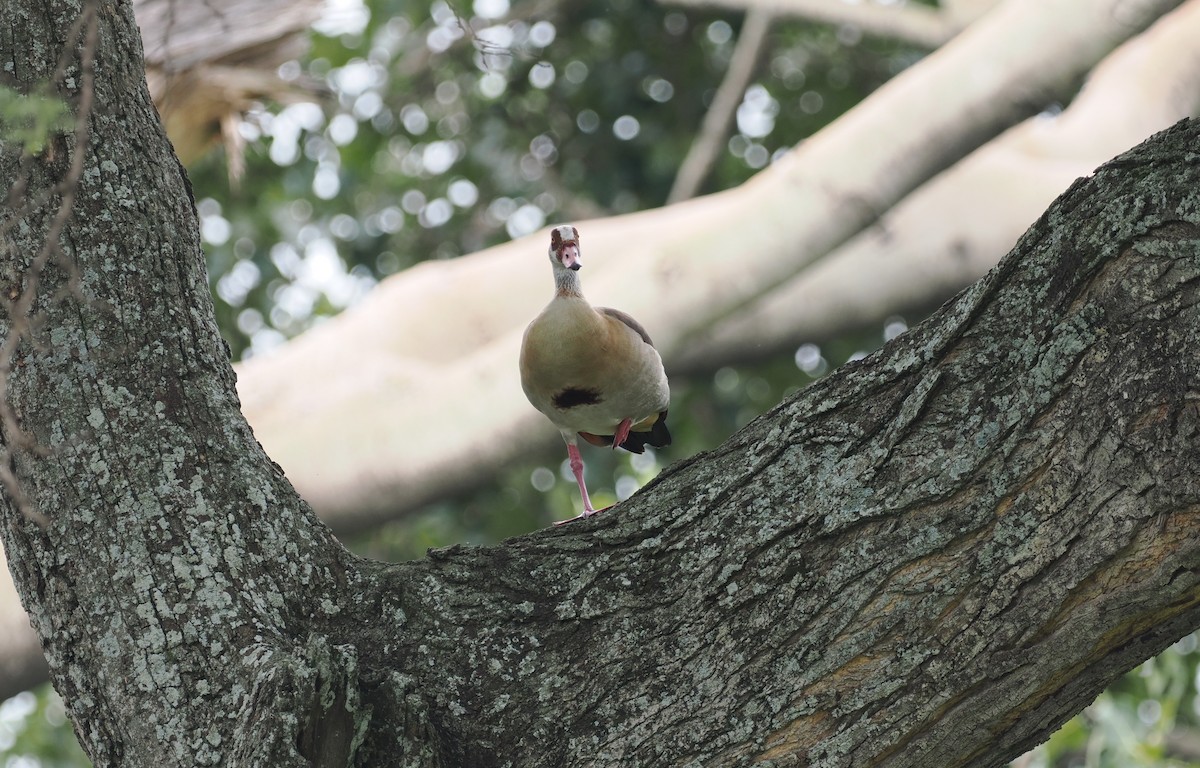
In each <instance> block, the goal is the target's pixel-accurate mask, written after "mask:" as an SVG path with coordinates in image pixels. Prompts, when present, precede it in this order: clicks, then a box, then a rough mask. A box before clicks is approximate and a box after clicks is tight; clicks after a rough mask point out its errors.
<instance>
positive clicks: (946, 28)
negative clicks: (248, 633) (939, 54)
mask: <svg viewBox="0 0 1200 768" xmlns="http://www.w3.org/2000/svg"><path fill="white" fill-rule="evenodd" d="M660 1H661V2H663V3H664V4H667V5H680V6H684V7H687V8H727V9H735V10H739V11H746V12H747V13H750V12H754V11H758V12H761V13H765V14H769V15H774V16H781V17H789V18H803V19H809V20H811V21H815V22H818V23H821V24H836V25H843V24H844V25H851V26H855V27H858V28H859V29H861V30H862V31H863V33H864V34H867V35H870V36H872V37H882V38H886V39H890V40H899V41H901V42H906V43H910V44H912V45H917V46H920V47H922V48H928V49H930V50H933V49H935V48H938V47H940V46H941V45H943V44H944V43H946V42H947V41H949V40H950V38H952V37H954V36H955V35H956V34H958V33H959V32H960V31H962V30H963V29H964V28H965V27H966V26H967V24H969V23H971V22H972V21H974V20H975V18H976V17H978V16H980V15H982V14H983V13H984V11H986V10H987V9H988V8H989V7H990V6H991V5H993V4H994V0H985V2H975V3H956V4H951V5H956V6H961V7H960V8H955V9H952V10H948V9H942V10H938V9H933V8H928V7H926V6H923V5H915V4H908V5H878V4H875V3H871V2H865V3H850V2H839V0H660Z"/></svg>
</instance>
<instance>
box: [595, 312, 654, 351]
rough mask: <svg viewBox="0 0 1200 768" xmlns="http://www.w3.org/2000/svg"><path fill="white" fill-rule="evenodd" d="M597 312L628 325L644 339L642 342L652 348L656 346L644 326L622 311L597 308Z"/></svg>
mask: <svg viewBox="0 0 1200 768" xmlns="http://www.w3.org/2000/svg"><path fill="white" fill-rule="evenodd" d="M596 311H597V312H599V313H600V314H602V315H608V316H609V317H611V318H613V319H615V320H620V321H621V322H622V323H625V325H628V326H629V327H630V328H631V329H632V330H633V332H634V333H636V334H637V335H638V336H641V337H642V341H644V342H646V343H647V344H649V345H650V346H652V347H653V346H654V342H653V341H650V334H648V333H646V329H645V328H643V327H642V324H641V323H639V322H638V321H637V320H634V319H633V318H632V317H630V316H629V315H627V314H625V313H624V312H622V311H621V310H619V309H613V308H611V307H597V308H596Z"/></svg>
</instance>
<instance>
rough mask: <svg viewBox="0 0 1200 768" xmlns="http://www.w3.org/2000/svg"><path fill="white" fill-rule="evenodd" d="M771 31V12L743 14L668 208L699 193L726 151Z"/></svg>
mask: <svg viewBox="0 0 1200 768" xmlns="http://www.w3.org/2000/svg"><path fill="white" fill-rule="evenodd" d="M770 29H771V14H770V12H768V11H764V10H759V9H751V10H750V11H747V12H746V18H745V20H744V21H743V22H742V31H741V34H740V35H739V36H738V41H737V45H736V46H734V49H733V56H732V57H731V58H730V60H729V68H728V69H727V70H726V71H725V77H724V79H722V80H721V85H720V87H718V88H717V93H716V95H715V96H714V97H713V100H712V104H710V105H709V107H708V112H706V113H704V121H703V122H702V123H701V124H700V132H699V133H697V134H696V137H695V139H693V140H692V145H691V147H689V148H688V153H687V156H686V157H684V159H683V164H682V165H681V166H680V167H679V172H678V173H677V174H676V175H675V183H674V184H672V185H671V191H670V193H669V194H668V195H667V204H671V203H677V202H679V201H681V200H687V199H688V198H690V197H695V196H696V194H697V193H698V192H699V191H700V185H701V184H703V183H704V179H705V178H707V177H708V174H709V172H710V171H711V170H712V167H713V164H714V163H715V162H716V161H717V158H718V157H720V154H721V151H722V150H723V149H724V148H725V137H726V136H727V135H728V134H729V125H730V123H731V122H733V119H734V115H735V114H736V113H737V108H738V105H739V104H741V103H742V97H743V96H745V94H746V87H747V86H749V85H750V79H751V78H752V77H754V70H755V69H756V68H757V67H758V62H759V61H760V60H761V59H762V56H763V44H764V43H765V42H766V39H767V32H769V31H770Z"/></svg>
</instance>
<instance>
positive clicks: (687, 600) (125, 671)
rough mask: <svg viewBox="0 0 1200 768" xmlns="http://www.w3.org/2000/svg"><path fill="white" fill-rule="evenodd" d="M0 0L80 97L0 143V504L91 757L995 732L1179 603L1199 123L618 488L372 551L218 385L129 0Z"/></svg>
mask: <svg viewBox="0 0 1200 768" xmlns="http://www.w3.org/2000/svg"><path fill="white" fill-rule="evenodd" d="M12 5H13V6H14V8H13V16H12V19H11V20H10V23H9V24H8V25H7V27H6V29H5V31H4V33H3V34H5V35H7V36H8V37H7V38H5V44H6V48H7V47H8V46H9V45H10V44H11V46H12V47H11V49H9V50H12V51H17V50H20V51H23V52H28V53H27V54H23V58H22V59H21V61H20V63H19V66H17V67H15V69H14V72H13V75H14V77H15V78H16V80H17V82H18V83H19V84H20V87H21V88H23V89H26V90H31V89H32V88H33V87H34V85H35V84H36V83H38V82H44V81H47V80H55V81H56V82H57V86H56V87H57V89H58V91H59V93H61V94H62V95H64V96H65V97H67V98H68V99H69V100H70V103H71V104H72V106H73V108H74V109H75V110H76V112H77V114H78V115H79V118H80V119H79V121H78V123H77V126H76V129H75V130H74V131H73V132H67V133H65V134H63V135H57V136H55V137H54V138H53V140H52V141H51V142H50V144H49V145H48V146H47V147H46V148H45V149H44V150H43V151H42V152H40V153H38V154H36V155H34V156H29V155H24V156H22V155H21V154H20V153H19V152H18V151H17V150H16V149H15V148H14V147H12V146H8V145H6V146H5V148H4V151H3V154H2V155H0V178H3V179H4V180H6V181H7V182H9V184H10V185H11V186H12V188H13V189H14V192H13V193H12V194H10V196H9V199H8V201H7V204H6V208H5V221H4V224H3V230H2V231H3V237H4V242H3V252H2V254H0V256H2V259H3V261H2V262H0V281H2V284H3V285H4V287H5V294H4V297H3V299H4V303H3V305H2V311H3V313H2V314H0V332H2V333H3V335H4V339H5V342H4V343H5V346H4V358H3V359H2V360H0V374H2V377H0V382H2V384H3V388H4V394H5V397H4V404H5V408H4V411H3V414H2V415H3V420H2V423H0V428H2V432H0V434H2V437H3V450H4V451H5V454H6V455H5V458H6V463H5V466H6V467H7V469H8V475H7V477H6V479H5V484H4V491H3V493H4V495H3V526H2V531H3V536H4V543H5V547H6V550H7V554H8V560H9V565H10V567H11V569H12V571H13V577H14V581H15V583H16V584H17V587H18V589H19V590H20V592H21V595H22V599H23V600H24V602H25V605H26V607H27V609H28V610H29V611H30V614H31V616H32V618H33V622H34V624H35V628H36V630H37V632H38V634H39V636H40V637H41V639H42V642H43V645H44V648H45V651H46V655H47V658H48V660H49V663H50V667H51V673H52V676H53V680H54V683H55V685H56V687H57V688H58V689H59V691H60V692H61V693H62V694H63V696H64V698H65V699H66V701H67V704H68V707H69V710H70V714H71V717H72V719H73V721H74V722H75V724H76V729H77V732H78V734H79V737H80V740H81V742H82V743H83V745H84V747H85V749H86V750H87V751H88V753H89V754H90V755H91V756H92V759H93V760H94V761H95V763H96V765H98V766H117V765H124V766H132V765H143V766H150V765H154V766H168V765H239V766H241V765H244V766H262V765H271V766H291V765H296V766H301V765H320V766H344V765H361V766H383V765H407V766H447V767H448V766H503V765H513V766H547V767H549V766H561V765H611V766H622V765H712V766H728V765H749V764H759V765H779V766H782V765H856V766H859V765H890V766H930V765H937V766H957V765H1001V764H1003V763H1004V762H1005V761H1006V760H1007V759H1009V758H1011V757H1013V756H1015V755H1017V754H1019V753H1020V752H1021V751H1022V750H1024V749H1026V748H1028V747H1030V746H1032V745H1033V744H1035V743H1037V742H1038V741H1039V740H1041V739H1043V738H1044V737H1045V736H1046V735H1048V734H1049V732H1050V731H1051V730H1052V729H1054V728H1055V727H1056V726H1057V725H1058V724H1059V723H1061V722H1062V721H1064V720H1065V719H1066V718H1067V717H1069V716H1070V715H1071V714H1072V713H1074V712H1076V711H1078V710H1079V709H1080V708H1082V707H1083V706H1084V705H1086V704H1087V703H1088V702H1089V701H1090V700H1091V698H1092V697H1093V696H1094V695H1095V694H1096V693H1097V692H1099V691H1100V690H1101V689H1102V688H1103V687H1104V686H1105V685H1107V684H1108V683H1109V682H1110V681H1112V680H1113V679H1114V678H1115V677H1116V676H1117V675H1119V674H1120V673H1121V672H1122V671H1124V670H1126V669H1128V668H1130V667H1131V666H1133V665H1134V664H1136V663H1138V662H1139V661H1141V660H1142V659H1145V658H1147V657H1149V656H1151V655H1153V654H1154V653H1156V652H1157V651H1159V650H1160V649H1162V648H1163V647H1165V646H1166V645H1167V644H1169V643H1170V642H1172V641H1173V640H1175V639H1177V638H1178V637H1180V636H1181V635H1183V634H1184V633H1186V632H1187V631H1189V630H1191V629H1193V628H1195V627H1196V626H1197V625H1198V624H1200V390H1198V385H1197V373H1198V372H1200V371H1198V370H1197V368H1198V367H1200V364H1198V362H1197V354H1196V349H1197V348H1198V346H1200V308H1198V307H1197V300H1198V298H1200V157H1198V156H1197V154H1196V148H1197V147H1200V122H1196V121H1193V122H1189V123H1182V124H1180V125H1178V126H1176V127H1175V128H1174V129H1172V130H1171V131H1168V132H1166V133H1164V134H1161V135H1159V136H1156V137H1154V138H1153V139H1151V140H1150V141H1148V142H1147V143H1146V144H1144V145H1142V146H1141V147H1139V148H1137V149H1135V150H1134V151H1132V152H1130V153H1127V154H1126V155H1123V156H1122V157H1120V158H1118V159H1117V160H1116V161H1114V162H1112V163H1110V164H1108V165H1106V166H1105V167H1104V168H1102V169H1101V170H1100V171H1098V172H1097V174H1096V175H1095V176H1094V177H1093V178H1090V179H1088V180H1085V181H1081V182H1079V183H1077V184H1076V185H1075V186H1074V187H1073V188H1072V189H1071V190H1070V191H1069V192H1068V193H1066V194H1065V195H1064V196H1063V197H1062V198H1061V199H1060V200H1059V201H1058V202H1056V203H1055V205H1054V206H1053V207H1052V208H1051V210H1050V211H1049V212H1048V213H1047V214H1046V215H1045V216H1044V217H1043V218H1042V219H1041V220H1040V221H1039V222H1038V224H1037V225H1035V226H1034V228H1033V229H1032V230H1030V232H1029V233H1027V235H1026V236H1025V237H1024V238H1023V239H1022V240H1021V242H1020V244H1019V245H1018V246H1017V247H1016V249H1015V250H1014V252H1013V253H1012V254H1010V256H1009V257H1008V258H1007V259H1005V261H1004V262H1003V263H1002V264H1001V265H1000V267H998V268H997V269H996V270H995V271H993V272H992V273H991V274H990V275H989V276H988V277H987V278H986V279H985V280H983V281H982V282H980V283H979V284H977V285H976V286H974V287H973V288H971V289H970V290H968V291H966V292H964V293H963V294H962V295H960V296H959V297H958V298H957V299H955V300H954V301H952V302H951V303H949V304H947V305H946V306H945V307H943V308H942V310H940V311H939V312H938V313H936V314H935V315H934V317H932V318H931V319H930V320H929V321H927V322H926V323H924V324H922V325H921V326H920V327H918V328H915V329H913V330H912V331H910V332H909V333H907V334H905V335H904V336H902V337H900V338H899V339H896V340H894V341H893V342H892V343H890V344H889V345H888V346H887V347H885V348H884V349H883V350H882V351H881V352H879V353H877V354H875V355H873V356H871V357H869V358H867V359H866V360H863V361H860V362H858V363H854V364H851V365H847V366H845V367H844V368H843V369H841V370H839V371H837V372H835V373H834V374H832V375H831V376H829V377H827V378H826V379H825V380H823V381H821V382H819V383H817V384H816V385H813V386H811V387H809V388H808V389H806V390H804V391H803V392H801V393H800V394H799V395H797V396H796V397H794V398H792V399H790V400H789V401H788V402H785V403H784V404H782V405H780V406H779V407H778V408H776V409H775V410H774V411H772V412H770V413H768V414H766V415H764V416H763V417H761V418H760V419H758V420H756V421H755V422H753V423H752V424H751V425H749V426H748V427H747V428H746V429H744V430H742V431H741V432H739V433H738V434H737V435H735V436H734V437H733V438H731V439H730V440H729V441H728V442H727V443H725V444H724V445H722V446H720V447H719V448H718V449H716V450H714V451H712V452H710V453H707V454H704V455H701V456H697V457H694V458H693V459H691V460H689V461H686V462H682V463H680V464H677V465H675V466H673V467H670V468H669V469H668V470H666V471H665V472H663V474H662V475H661V476H660V477H659V479H658V480H657V481H656V482H654V483H653V484H651V486H650V487H648V488H646V489H645V490H644V491H643V492H642V493H640V494H638V495H637V496H636V497H634V498H633V499H630V500H628V501H626V502H623V503H622V504H621V505H619V506H618V507H617V508H615V509H613V510H610V511H608V512H606V513H604V514H602V515H599V516H598V517H596V518H594V519H592V520H589V521H585V522H579V523H573V524H572V525H570V526H566V527H564V528H561V529H555V530H546V531H540V532H537V533H535V534H531V535H528V536H524V537H521V538H519V539H515V540H512V541H509V542H506V543H505V544H503V545H501V546H498V547H490V548H464V547H452V548H449V549H446V550H441V551H436V552H433V553H431V555H430V557H429V558H428V559H426V560H424V561H422V562H417V563H409V564H404V565H386V564H381V563H373V562H365V561H361V560H358V559H356V558H354V557H353V556H351V555H349V554H348V553H347V552H346V551H345V550H344V549H343V548H342V547H341V546H340V545H339V544H338V543H337V542H336V540H334V539H333V538H332V537H331V536H330V534H329V533H328V531H327V530H326V528H325V527H324V526H323V525H322V524H321V523H320V522H319V521H318V520H317V519H316V518H315V517H314V516H313V515H312V513H311V511H310V510H309V509H308V508H307V507H306V506H305V505H304V503H303V502H302V501H301V500H300V499H298V498H297V497H296V495H295V493H294V492H293V491H292V489H291V487H290V486H289V485H288V483H287V481H286V479H285V478H284V477H283V476H282V473H281V472H280V471H279V470H278V468H277V467H275V466H274V465H273V464H272V463H271V461H270V460H269V459H268V458H267V457H266V456H265V455H264V454H263V453H262V451H261V449H260V448H259V447H258V445H257V443H256V442H255V440H254V437H253V435H252V434H251V432H250V430H249V428H248V427H247V426H246V424H245V422H244V421H243V419H242V417H241V415H240V414H239V411H238V404H237V401H236V396H235V394H234V388H233V380H232V374H231V372H230V367H229V362H228V360H227V355H226V352H225V347H224V345H223V344H222V342H221V340H220V338H219V336H218V334H217V330H216V327H215V325H214V323H213V317H212V312H211V306H210V299H209V295H208V289H207V284H206V277H205V270H204V262H203V256H202V254H201V251H200V246H199V241H198V237H197V227H196V219H195V214H194V211H193V205H192V200H191V197H190V192H189V189H188V185H187V180H186V178H185V176H184V174H183V172H182V171H181V170H180V168H179V166H178V164H177V163H176V161H175V159H174V157H173V155H172V154H171V150H170V146H169V145H168V143H167V141H166V139H165V138H164V136H163V133H162V131H161V128H160V127H159V125H158V122H157V119H156V117H155V115H154V112H153V108H152V107H151V105H150V101H149V97H148V95H147V93H146V88H145V85H144V81H143V77H142V72H141V59H140V49H139V45H140V44H139V42H138V36H137V30H136V28H135V27H134V24H133V17H132V13H131V10H130V8H129V4H128V3H127V2H118V3H115V4H101V3H94V4H93V3H84V4H83V7H82V14H81V8H80V4H79V2H74V3H72V2H68V0H58V1H57V2H51V3H46V4H45V5H41V4H35V3H31V2H25V3H19V4H16V3H14V4H12ZM35 5H36V6H37V7H36V8H35V7H34V6H35ZM77 19H81V21H79V22H77V21H76V20H77ZM92 30H94V36H93V34H92V32H91V31H92ZM64 38H66V39H65V40H64ZM91 41H94V45H93V43H92V42H91ZM63 47H65V48H66V50H67V51H68V52H73V53H69V55H68V56H66V57H65V58H64V60H65V61H67V65H66V68H65V70H64V71H62V72H58V73H57V74H56V69H55V68H56V66H57V65H58V61H59V57H60V53H59V51H60V48H63ZM90 50H94V53H95V57H94V59H95V65H94V75H95V76H94V80H93V78H92V72H93V67H92V66H90V64H89V58H90V55H89V53H88V51H90ZM89 91H93V92H90V93H89ZM63 212H67V213H69V218H67V217H66V213H63ZM398 332H402V330H400V331H398ZM514 375H515V372H514Z"/></svg>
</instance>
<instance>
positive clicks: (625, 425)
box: [612, 419, 633, 451]
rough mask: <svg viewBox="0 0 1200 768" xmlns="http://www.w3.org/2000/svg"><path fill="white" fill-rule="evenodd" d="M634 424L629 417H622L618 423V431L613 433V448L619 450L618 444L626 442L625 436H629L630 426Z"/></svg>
mask: <svg viewBox="0 0 1200 768" xmlns="http://www.w3.org/2000/svg"><path fill="white" fill-rule="evenodd" d="M632 426H633V422H632V421H630V420H629V419H622V420H621V423H620V424H618V425H617V433H616V434H615V435H613V444H612V447H613V450H614V451H615V450H617V446H619V445H620V444H621V443H623V442H625V438H627V437H629V428H630V427H632Z"/></svg>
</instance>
